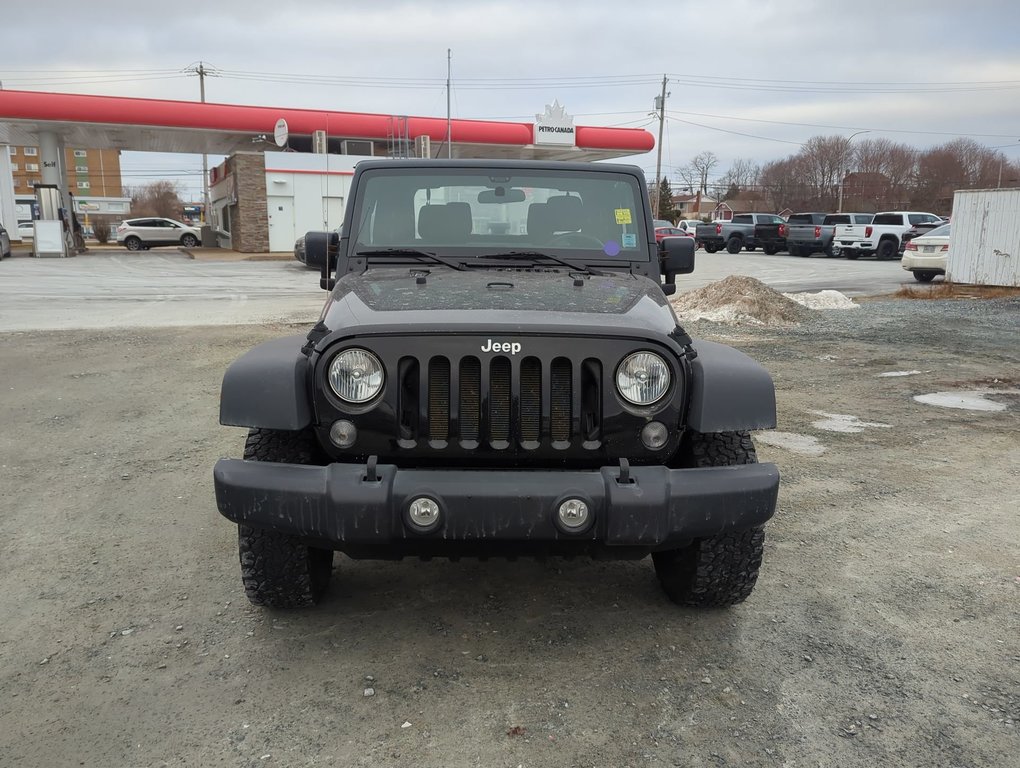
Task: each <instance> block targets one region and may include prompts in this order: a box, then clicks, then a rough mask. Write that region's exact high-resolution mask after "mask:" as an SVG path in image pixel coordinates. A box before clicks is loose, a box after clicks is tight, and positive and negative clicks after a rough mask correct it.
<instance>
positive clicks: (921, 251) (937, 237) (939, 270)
mask: <svg viewBox="0 0 1020 768" xmlns="http://www.w3.org/2000/svg"><path fill="white" fill-rule="evenodd" d="M952 226H953V225H952V224H943V225H942V226H941V227H935V229H932V230H930V231H929V232H926V233H924V234H923V235H918V236H917V237H915V238H913V239H912V240H910V241H909V242H908V243H907V244H906V247H905V248H904V250H903V261H902V262H901V264H900V266H902V267H903V268H904V269H905V270H907V271H908V272H912V273H913V275H914V279H915V280H917V282H919V283H930V282H931V281H932V280H934V279H935V276H936V275H944V274H946V262H948V261H949V235H950V233H951V231H952Z"/></svg>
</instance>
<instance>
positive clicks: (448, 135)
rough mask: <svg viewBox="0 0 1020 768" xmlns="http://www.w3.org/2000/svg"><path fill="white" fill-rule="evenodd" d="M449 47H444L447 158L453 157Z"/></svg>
mask: <svg viewBox="0 0 1020 768" xmlns="http://www.w3.org/2000/svg"><path fill="white" fill-rule="evenodd" d="M450 66H451V64H450V49H449V48H447V49H446V156H447V157H448V158H450V157H453V147H452V146H451V145H450V139H452V138H453V134H452V132H451V130H450V127H451V122H450Z"/></svg>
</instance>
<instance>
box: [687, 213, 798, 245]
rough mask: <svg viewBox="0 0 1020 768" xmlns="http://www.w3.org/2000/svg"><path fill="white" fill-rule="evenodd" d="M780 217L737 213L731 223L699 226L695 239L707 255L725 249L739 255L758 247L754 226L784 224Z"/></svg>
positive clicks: (723, 222) (769, 214)
mask: <svg viewBox="0 0 1020 768" xmlns="http://www.w3.org/2000/svg"><path fill="white" fill-rule="evenodd" d="M785 223H786V222H785V221H784V219H783V218H782V217H781V216H776V215H775V214H774V213H738V214H736V215H735V216H734V217H733V220H732V221H721V222H719V221H717V222H715V223H713V224H700V225H699V226H698V229H697V231H696V232H695V238H697V241H698V242H699V243H701V244H702V245H703V246H704V248H705V250H706V251H708V252H709V253H715V252H716V251H718V250H719V249H721V248H723V247H725V248H726V251H727V252H728V253H740V250H741V249H742V248H747V250H749V251H753V250H754V249H755V248H757V247H758V241H757V239H756V238H755V236H754V227H755V225H756V224H785Z"/></svg>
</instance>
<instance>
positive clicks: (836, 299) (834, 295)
mask: <svg viewBox="0 0 1020 768" xmlns="http://www.w3.org/2000/svg"><path fill="white" fill-rule="evenodd" d="M783 295H784V296H785V297H786V298H788V299H791V300H793V301H795V302H797V303H798V304H801V305H802V306H805V307H807V308H808V309H858V308H859V307H860V305H859V304H854V302H853V299H851V298H850V297H848V296H847V295H846V294H843V293H840V292H839V291H819V292H818V293H784V294H783Z"/></svg>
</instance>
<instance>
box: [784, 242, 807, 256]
mask: <svg viewBox="0 0 1020 768" xmlns="http://www.w3.org/2000/svg"><path fill="white" fill-rule="evenodd" d="M786 252H787V253H788V254H790V255H791V256H803V255H804V254H803V253H802V252H801V250H800V246H799V245H794V244H793V243H787V244H786Z"/></svg>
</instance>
